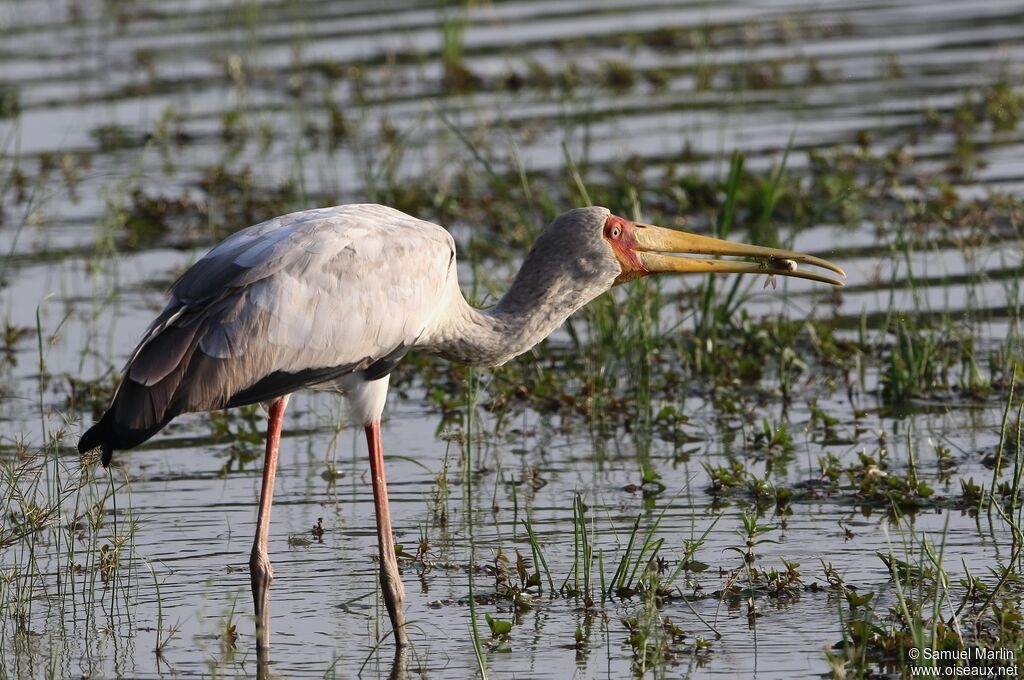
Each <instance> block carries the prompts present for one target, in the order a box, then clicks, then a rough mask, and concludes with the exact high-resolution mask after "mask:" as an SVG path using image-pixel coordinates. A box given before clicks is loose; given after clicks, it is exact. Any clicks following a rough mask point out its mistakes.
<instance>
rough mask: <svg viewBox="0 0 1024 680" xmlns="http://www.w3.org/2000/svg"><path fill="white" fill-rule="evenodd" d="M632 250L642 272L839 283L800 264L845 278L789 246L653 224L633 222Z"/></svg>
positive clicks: (838, 270) (832, 267) (824, 262)
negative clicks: (726, 257) (760, 276)
mask: <svg viewBox="0 0 1024 680" xmlns="http://www.w3.org/2000/svg"><path fill="white" fill-rule="evenodd" d="M633 226H635V227H636V229H634V230H633V237H634V239H635V245H634V246H633V250H634V253H635V256H636V258H637V259H638V260H639V262H640V264H641V265H642V266H643V268H644V269H646V270H647V272H646V273H651V274H656V273H660V272H711V273H719V274H770V275H775V274H778V275H780V276H792V277H795V278H798V279H808V280H810V281H820V282H821V283H830V284H832V285H833V286H842V285H843V281H842V280H841V279H840V278H837V277H834V276H830V275H828V274H822V273H820V272H817V271H806V270H803V269H800V268H799V265H800V264H806V265H812V266H814V267H820V268H821V269H827V270H829V271H831V272H834V273H835V274H838V275H839V276H840V277H842V278H843V279H845V278H846V272H844V271H843V270H842V269H841V268H840V267H839V266H838V265H836V264H833V263H832V262H829V261H828V260H825V259H822V258H820V257H814V256H813V255H805V254H804V253H797V252H794V251H792V250H781V249H779V248H765V247H763V246H752V245H747V244H745V243H733V242H732V241H723V240H722V239H717V238H711V237H710V236H700V235H698V234H691V233H689V232H685V231H678V230H675V229H666V228H664V227H657V226H655V225H653V224H643V223H641V222H634V223H633ZM667 253H678V254H686V255H732V256H735V257H745V258H748V259H752V260H754V261H753V262H750V261H747V262H744V261H740V260H716V259H712V258H703V257H678V256H677V255H674V254H673V255H669V254H667Z"/></svg>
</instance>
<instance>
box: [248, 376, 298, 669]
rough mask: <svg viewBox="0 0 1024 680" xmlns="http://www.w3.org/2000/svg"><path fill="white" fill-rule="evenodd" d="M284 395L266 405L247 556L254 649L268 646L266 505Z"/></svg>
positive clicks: (285, 403) (270, 492)
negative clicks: (256, 500)
mask: <svg viewBox="0 0 1024 680" xmlns="http://www.w3.org/2000/svg"><path fill="white" fill-rule="evenodd" d="M286 406H288V395H285V396H283V397H281V398H280V399H278V400H277V401H275V402H274V403H273V404H271V405H270V412H269V413H268V415H267V450H266V454H265V457H264V459H263V486H262V487H261V488H260V510H259V515H258V516H257V519H256V537H255V538H254V539H253V542H252V554H250V556H249V577H250V579H251V581H252V601H253V605H254V606H255V610H256V648H257V650H259V651H263V650H267V649H269V648H270V609H269V606H268V605H269V603H270V583H271V582H272V581H273V580H274V568H273V567H272V566H271V565H270V556H269V555H268V554H267V538H268V537H269V536H270V504H271V503H273V501H274V478H275V477H276V476H277V452H278V449H279V448H280V446H281V424H282V423H283V422H284V409H285V407H286Z"/></svg>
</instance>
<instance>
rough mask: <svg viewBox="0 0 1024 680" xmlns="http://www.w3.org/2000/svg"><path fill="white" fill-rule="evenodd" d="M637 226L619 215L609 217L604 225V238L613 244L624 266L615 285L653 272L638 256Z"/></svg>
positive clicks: (613, 248) (620, 262) (616, 255)
mask: <svg viewBox="0 0 1024 680" xmlns="http://www.w3.org/2000/svg"><path fill="white" fill-rule="evenodd" d="M636 229H637V226H636V225H635V224H633V223H632V222H630V221H629V220H627V219H623V218H621V217H619V216H618V215H609V216H608V219H607V220H605V223H604V238H605V240H607V241H608V243H610V244H611V246H612V250H613V251H615V257H617V258H618V260H619V264H621V265H622V273H621V274H619V276H618V277H617V278H616V279H615V283H616V284H619V283H625V282H626V281H632V280H633V279H638V278H640V277H641V276H646V275H647V274H650V273H651V272H650V271H648V269H647V268H646V267H644V265H643V263H642V262H641V261H640V258H639V257H638V256H637V254H636V245H637V243H636V236H635V232H636Z"/></svg>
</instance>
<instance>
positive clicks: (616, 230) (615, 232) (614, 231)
mask: <svg viewBox="0 0 1024 680" xmlns="http://www.w3.org/2000/svg"><path fill="white" fill-rule="evenodd" d="M621 233H622V229H620V228H619V227H612V230H611V235H612V238H618V237H619V234H621Z"/></svg>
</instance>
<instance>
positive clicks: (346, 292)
mask: <svg viewBox="0 0 1024 680" xmlns="http://www.w3.org/2000/svg"><path fill="white" fill-rule="evenodd" d="M453 258H454V243H453V241H452V239H451V236H450V235H449V234H448V232H446V231H445V230H444V229H442V228H440V227H438V226H436V225H433V224H430V223H428V222H423V221H421V220H417V219H415V218H412V217H410V216H408V215H405V214H404V213H401V212H398V211H396V210H392V209H390V208H385V207H383V206H372V205H353V206H338V207H335V208H326V209H320V210H309V211H304V212H300V213H293V214H291V215H285V216H283V217H279V218H275V219H274V220H270V221H269V222H264V223H262V224H259V225H256V226H254V227H250V228H248V229H245V230H243V231H240V232H238V233H236V234H235V235H233V236H231V237H230V238H228V239H227V240H225V241H224V242H222V243H221V244H220V245H218V246H217V247H216V248H214V249H213V250H211V251H210V252H209V253H208V254H207V255H206V256H204V257H203V258H202V259H200V260H199V261H198V262H196V264H195V265H193V266H192V267H191V268H190V269H189V270H188V271H187V272H185V273H184V274H183V275H182V276H181V278H180V279H179V280H178V281H177V282H176V283H175V284H174V286H173V287H172V288H171V301H170V303H169V304H168V305H167V307H166V308H165V309H164V311H163V312H162V313H161V314H160V316H159V317H157V319H156V320H155V321H154V322H153V324H152V325H151V326H150V328H149V329H148V331H147V333H146V335H145V336H144V338H143V340H142V342H141V343H140V344H139V347H138V348H137V349H136V351H135V353H134V355H133V356H132V358H131V359H130V360H129V362H128V365H127V366H126V368H125V376H124V379H123V381H122V385H121V387H120V388H119V389H118V394H117V395H115V399H114V403H113V404H112V405H111V409H110V410H111V411H114V412H115V413H113V414H109V413H108V415H112V417H113V418H114V421H116V422H118V423H120V424H122V425H124V426H125V427H126V428H128V429H130V430H134V431H138V432H139V433H140V434H141V433H142V432H143V431H148V430H150V429H152V428H153V427H156V429H159V428H160V427H162V426H163V425H164V424H166V422H167V421H169V420H170V418H173V417H174V416H175V415H177V414H179V413H183V412H187V411H203V410H212V409H217V408H223V407H225V406H228V405H236V404H238V403H252V402H255V401H263V400H267V399H272V398H274V397H276V396H280V395H281V394H285V393H287V392H291V391H294V390H295V389H298V388H300V387H302V386H307V385H311V384H316V383H323V382H325V381H330V380H335V379H337V378H338V377H340V376H341V375H344V374H347V373H351V372H354V371H358V370H363V369H367V368H368V367H370V366H373V365H374V364H375V362H378V361H379V360H382V359H387V360H388V361H391V358H393V357H400V355H401V354H402V353H404V351H405V348H407V347H409V346H411V345H412V344H413V343H414V342H415V340H416V338H417V337H419V335H420V334H421V333H422V332H423V330H424V328H425V327H426V325H427V324H428V323H429V322H430V320H431V318H432V315H433V314H434V313H435V311H436V310H437V309H438V308H439V307H441V306H443V305H442V304H441V302H442V300H441V298H442V296H443V295H444V293H445V291H446V290H448V287H447V286H446V281H447V278H448V277H449V276H450V275H453V267H452V262H453ZM388 361H384V362H382V363H380V364H377V365H378V366H383V365H384V363H388ZM391 365H392V366H393V362H392V363H391ZM377 377H379V376H377ZM129 393H131V394H130V395H129ZM139 399H141V400H143V401H144V402H145V403H144V404H141V405H140V404H139V403H138V402H137V400H139ZM106 417H107V416H105V418H106ZM155 431H156V430H153V432H155ZM149 436H152V432H150V433H149V434H146V435H145V437H144V438H143V439H142V440H144V439H145V438H148V437H149ZM142 440H140V441H142ZM135 443H138V442H135ZM129 445H134V444H129ZM114 448H126V446H121V445H117V444H115V445H114Z"/></svg>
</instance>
